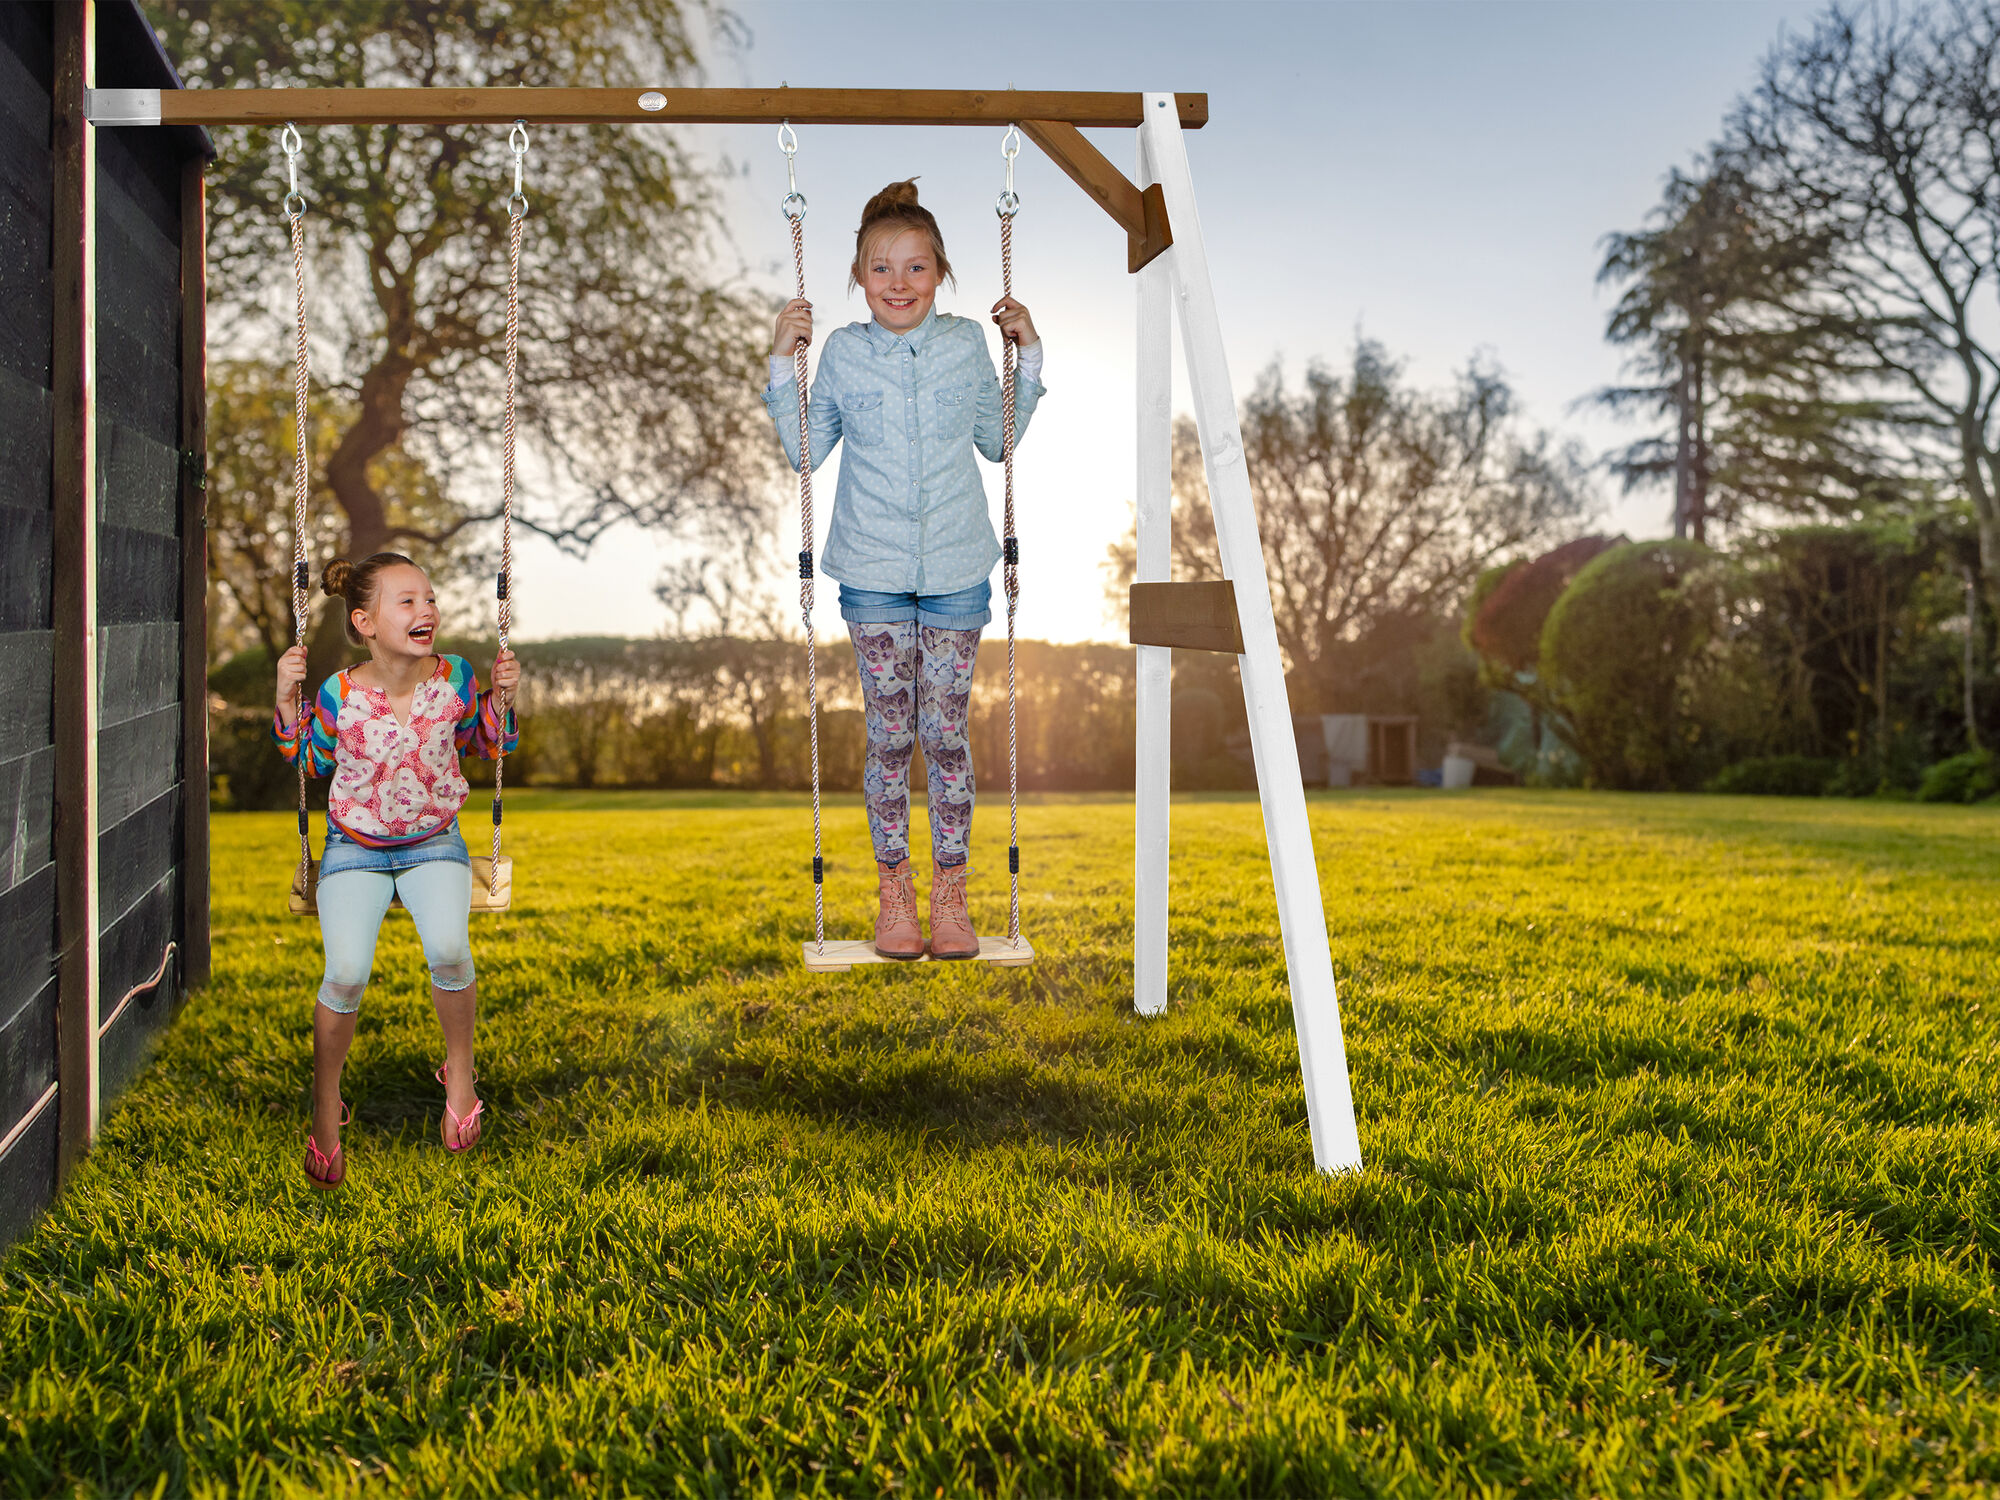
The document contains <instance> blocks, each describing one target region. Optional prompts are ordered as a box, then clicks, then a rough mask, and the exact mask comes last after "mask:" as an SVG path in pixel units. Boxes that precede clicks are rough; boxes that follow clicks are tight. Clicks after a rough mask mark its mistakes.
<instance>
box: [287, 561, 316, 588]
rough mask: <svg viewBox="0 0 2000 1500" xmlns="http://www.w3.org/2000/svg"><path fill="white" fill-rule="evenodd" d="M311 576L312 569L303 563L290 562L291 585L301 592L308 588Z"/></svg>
mask: <svg viewBox="0 0 2000 1500" xmlns="http://www.w3.org/2000/svg"><path fill="white" fill-rule="evenodd" d="M311 578H312V569H310V568H308V567H307V566H306V565H305V564H304V563H293V564H292V587H293V588H295V589H297V590H298V591H299V592H300V593H301V594H303V593H305V592H306V591H307V589H308V588H309V586H310V584H309V580H310V579H311Z"/></svg>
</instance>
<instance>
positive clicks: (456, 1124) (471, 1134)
mask: <svg viewBox="0 0 2000 1500" xmlns="http://www.w3.org/2000/svg"><path fill="white" fill-rule="evenodd" d="M444 1068H445V1065H444V1064H443V1063H439V1064H438V1070H437V1081H438V1084H439V1085H440V1086H441V1087H444V1086H447V1085H445V1081H444ZM485 1108H486V1106H485V1104H483V1103H482V1102H481V1101H479V1100H477V1099H474V1100H473V1101H472V1108H471V1109H469V1110H467V1111H466V1112H465V1116H464V1118H463V1119H461V1118H460V1117H459V1116H457V1115H455V1114H453V1113H452V1109H451V1101H450V1100H449V1099H447V1100H446V1101H445V1106H444V1118H443V1119H442V1120H439V1121H438V1138H439V1139H440V1140H442V1141H443V1142H444V1149H445V1150H447V1151H450V1152H453V1153H456V1152H460V1151H470V1150H471V1149H472V1148H473V1147H474V1146H476V1145H478V1144H479V1113H480V1111H481V1110H483V1109H485ZM454 1141H456V1142H457V1144H456V1145H454V1144H452V1143H453V1142H454Z"/></svg>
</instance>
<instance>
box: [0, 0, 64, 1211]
mask: <svg viewBox="0 0 2000 1500" xmlns="http://www.w3.org/2000/svg"><path fill="white" fill-rule="evenodd" d="M4 9H6V7H5V6H0V10H4ZM56 1118H57V1116H56V1107H55V1104H54V1102H53V1101H51V1102H50V1104H49V1106H48V1108H46V1109H44V1110H43V1111H42V1112H41V1115H40V1116H39V1117H38V1118H37V1119H36V1120H35V1123H34V1124H32V1125H30V1126H29V1127H28V1129H27V1131H26V1132H25V1133H24V1134H23V1135H22V1136H21V1138H20V1139H19V1140H17V1141H15V1142H14V1144H13V1145H12V1146H11V1147H10V1148H9V1149H8V1152H7V1154H6V1155H5V1156H0V1245H7V1244H11V1243H12V1242H13V1241H15V1240H17V1239H19V1238H20V1237H21V1236H22V1235H24V1234H26V1233H27V1232H28V1230H29V1228H30V1227H32V1226H33V1224H34V1222H35V1217H36V1215H38V1214H39V1213H41V1211H42V1210H43V1209H45V1208H47V1207H48V1206H49V1202H50V1200H51V1199H53V1198H54V1197H55V1195H56Z"/></svg>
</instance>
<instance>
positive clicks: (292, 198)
mask: <svg viewBox="0 0 2000 1500" xmlns="http://www.w3.org/2000/svg"><path fill="white" fill-rule="evenodd" d="M278 144H279V145H281V146H283V147H284V148H285V167H286V169H287V171H288V172H289V173H290V174H291V175H290V181H291V191H290V192H288V193H286V194H285V217H286V218H288V219H296V218H298V217H299V215H300V214H302V213H304V212H305V211H306V199H305V194H303V193H301V192H300V191H299V153H300V152H301V151H303V150H305V148H306V142H305V137H304V136H302V135H300V134H299V127H298V126H296V125H294V124H293V123H292V122H291V121H289V120H287V121H286V122H285V129H284V133H283V134H282V135H280V136H279V137H278Z"/></svg>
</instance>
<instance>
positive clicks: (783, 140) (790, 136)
mask: <svg viewBox="0 0 2000 1500" xmlns="http://www.w3.org/2000/svg"><path fill="white" fill-rule="evenodd" d="M778 149H779V150H780V151H782V152H784V153H785V155H787V156H792V155H795V154H796V153H797V151H798V149H799V135H798V132H797V131H796V130H794V129H792V122H791V121H790V120H787V121H785V122H784V124H782V125H780V126H779V127H778Z"/></svg>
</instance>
